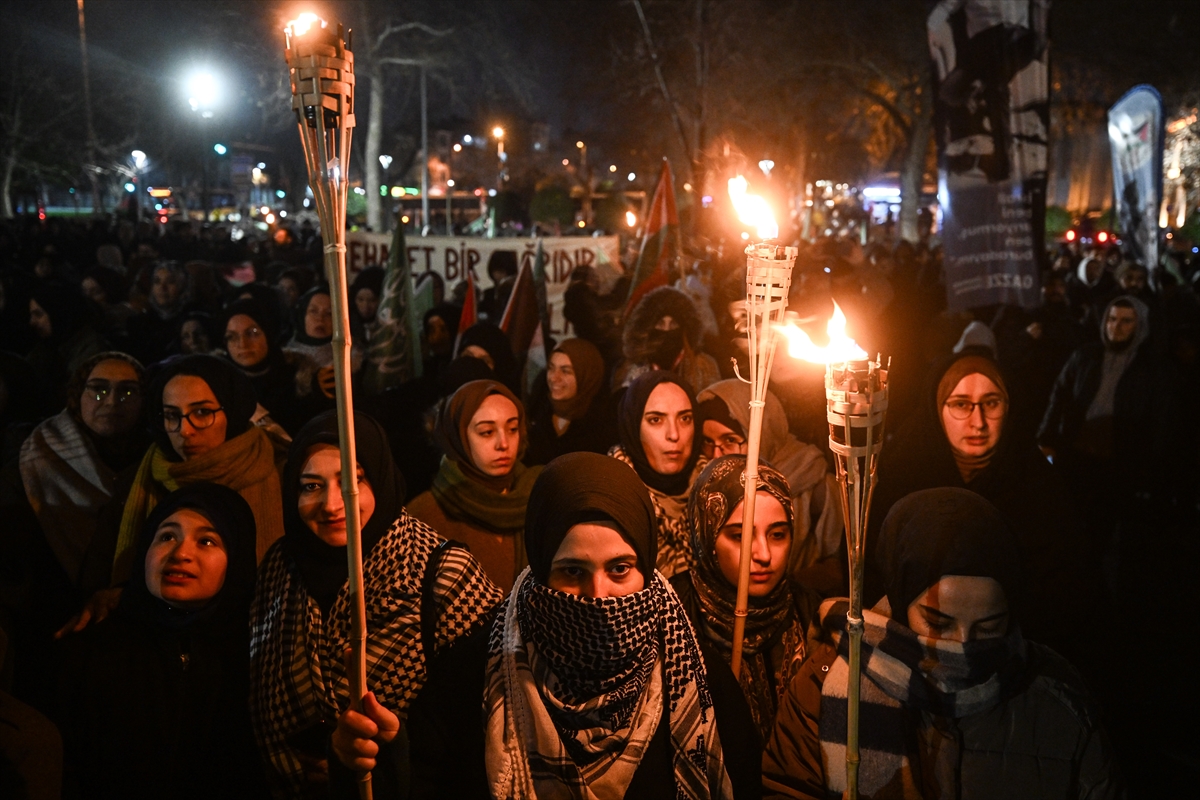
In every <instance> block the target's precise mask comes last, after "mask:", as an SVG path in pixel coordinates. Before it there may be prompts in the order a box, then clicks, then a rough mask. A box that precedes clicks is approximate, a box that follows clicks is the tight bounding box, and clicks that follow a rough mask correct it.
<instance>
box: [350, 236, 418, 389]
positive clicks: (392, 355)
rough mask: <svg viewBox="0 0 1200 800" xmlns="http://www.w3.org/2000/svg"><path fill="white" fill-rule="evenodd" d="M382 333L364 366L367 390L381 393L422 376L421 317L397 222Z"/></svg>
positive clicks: (385, 288)
mask: <svg viewBox="0 0 1200 800" xmlns="http://www.w3.org/2000/svg"><path fill="white" fill-rule="evenodd" d="M376 313H377V315H378V316H377V318H378V320H379V330H378V331H377V332H376V334H375V336H374V339H373V341H372V342H371V346H370V349H368V350H367V357H366V359H365V363H364V365H363V367H364V368H363V387H364V388H365V389H366V391H367V393H368V394H378V393H380V392H382V391H383V390H385V389H388V388H391V387H393V386H398V385H400V384H401V383H404V382H405V381H407V380H410V379H412V378H417V377H420V375H421V315H420V314H419V313H417V309H416V307H415V304H414V298H413V281H412V265H411V264H410V263H409V261H408V247H407V244H406V242H405V240H404V225H403V224H402V223H401V222H400V220H399V219H397V220H396V230H395V232H394V233H393V234H392V245H391V249H390V250H389V252H388V263H387V269H386V270H385V271H384V277H383V296H382V297H380V298H379V311H378V312H376Z"/></svg>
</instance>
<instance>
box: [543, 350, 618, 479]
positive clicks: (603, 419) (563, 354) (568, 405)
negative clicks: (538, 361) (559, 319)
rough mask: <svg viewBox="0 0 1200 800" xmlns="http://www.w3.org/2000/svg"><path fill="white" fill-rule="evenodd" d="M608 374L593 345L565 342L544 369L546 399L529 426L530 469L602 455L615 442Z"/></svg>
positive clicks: (552, 355)
mask: <svg viewBox="0 0 1200 800" xmlns="http://www.w3.org/2000/svg"><path fill="white" fill-rule="evenodd" d="M605 374H606V370H605V367H604V359H603V357H601V355H600V351H599V350H598V349H597V348H596V345H594V344H592V343H591V342H589V341H587V340H585V339H567V340H566V341H564V342H563V343H562V344H560V345H558V346H557V347H556V348H554V352H553V353H551V354H550V363H549V365H547V367H546V386H547V388H548V390H549V392H548V397H547V398H546V399H545V400H544V401H542V402H540V403H538V404H537V405H538V407H539V411H538V413H537V414H536V415H534V416H533V417H532V418H531V419H530V420H529V454H528V455H527V456H526V458H525V460H526V461H527V462H528V463H530V464H548V463H550V462H551V461H553V460H554V459H555V458H557V457H558V456H561V455H564V454H565V453H575V452H588V453H601V454H603V453H606V452H607V451H608V448H609V447H611V446H612V444H613V442H615V441H616V438H617V430H616V427H617V426H616V420H615V419H614V418H613V415H612V413H611V405H610V403H609V402H608V397H607V393H605V392H602V391H601V389H602V388H603V387H604V383H605V381H604V377H605Z"/></svg>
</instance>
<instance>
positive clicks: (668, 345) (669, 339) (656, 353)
mask: <svg viewBox="0 0 1200 800" xmlns="http://www.w3.org/2000/svg"><path fill="white" fill-rule="evenodd" d="M650 346H651V348H653V349H652V350H651V353H650V363H652V364H654V365H655V366H657V367H658V368H659V369H673V368H674V367H675V362H676V360H678V358H679V354H680V353H682V352H683V329H682V328H676V329H675V330H672V331H660V330H658V329H655V330H653V331H651V332H650Z"/></svg>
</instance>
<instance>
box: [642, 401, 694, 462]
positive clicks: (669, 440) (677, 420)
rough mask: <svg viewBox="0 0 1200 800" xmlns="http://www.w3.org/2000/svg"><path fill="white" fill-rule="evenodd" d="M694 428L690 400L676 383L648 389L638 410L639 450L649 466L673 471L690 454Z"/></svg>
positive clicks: (686, 460)
mask: <svg viewBox="0 0 1200 800" xmlns="http://www.w3.org/2000/svg"><path fill="white" fill-rule="evenodd" d="M695 434H696V428H695V423H694V422H693V421H692V401H691V400H689V399H688V396H687V392H685V391H684V390H683V389H682V388H681V387H680V386H679V385H678V384H675V383H660V384H659V385H658V386H655V387H654V391H652V392H650V397H649V398H648V399H647V400H646V409H645V411H643V412H642V428H641V438H642V450H644V451H645V453H646V460H647V461H648V462H649V463H650V469H652V470H654V471H655V472H657V473H658V474H660V475H676V474H678V473H679V472H681V471H682V470H683V468H684V467H685V466H686V465H687V462H688V459H689V458H691V455H692V440H693V439H694V438H695Z"/></svg>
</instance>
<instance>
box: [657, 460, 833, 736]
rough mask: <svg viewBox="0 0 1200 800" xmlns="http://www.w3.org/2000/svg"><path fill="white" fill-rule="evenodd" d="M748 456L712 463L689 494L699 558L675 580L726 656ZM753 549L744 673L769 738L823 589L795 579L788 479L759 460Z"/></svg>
mask: <svg viewBox="0 0 1200 800" xmlns="http://www.w3.org/2000/svg"><path fill="white" fill-rule="evenodd" d="M745 471H746V458H745V456H740V455H733V456H721V457H720V458H718V459H717V460H716V461H713V462H710V463H709V465H708V466H707V467H705V468H704V471H703V472H701V473H700V477H699V478H697V479H696V485H695V486H693V487H692V493H691V496H690V497H689V498H688V516H687V519H688V528H689V529H690V530H691V534H692V551H693V553H695V563H694V566H693V567H692V569H691V570H689V571H688V572H684V573H680V574H678V575H676V576H675V577H674V578H672V579H671V586H672V587H674V589H675V591H676V593H678V595H679V599H680V600H681V601H682V602H683V606H684V608H686V609H687V611H688V616H690V617H691V619H692V624H693V625H694V626H695V628H696V631H697V633H698V634H699V635H700V636H701V637H703V638H705V639H707V640H708V642H709V644H710V645H712V646H713V648H714V649H716V650H717V651H718V652H720V653H721V655H722V657H723V658H724V659H725V660H726V662H728V661H729V660H730V659H731V658H732V655H733V611H734V608H735V605H736V600H737V583H738V565H739V563H740V561H741V547H742V503H743V501H744V500H745V494H746V490H745V485H744V483H743V475H744V473H745ZM758 480H759V488H758V492H757V499H756V504H755V506H754V532H753V540H754V542H753V545H752V547H751V551H750V558H751V566H750V613H749V617H748V618H747V619H746V638H745V646H744V647H743V650H742V653H743V656H742V672H741V675H739V676H738V682H739V683H740V684H741V687H742V692H743V693H744V694H745V695H746V701H747V702H748V703H749V705H750V713H751V714H752V715H753V717H754V722H755V724H756V725H757V726H758V730H759V733H760V734H761V735H762V738H763V740H764V741H766V739H767V737H768V736H770V735H771V728H772V726H773V725H774V722H775V711H776V708H777V707H778V705H779V698H780V697H781V696H782V695H783V692H784V690H785V689H787V685H788V683H789V681H790V680H791V677H792V676H793V675H794V674H795V673H796V671H797V669H799V667H800V663H801V662H802V661H804V656H805V653H806V649H805V631H807V630H808V624H809V622H811V621H812V620H813V619H814V618H815V616H816V610H817V604H818V598H817V596H816V595H815V594H814V593H813V592H811V591H809V590H807V589H805V588H804V587H802V586H800V585H799V584H797V583H795V582H793V581H792V580H791V579H790V572H789V570H788V566H789V564H790V563H791V549H792V548H793V547H794V546H795V542H796V540H795V536H794V533H793V531H794V529H795V520H794V517H793V516H792V502H791V501H792V497H791V491H790V489H789V487H788V482H787V479H786V478H784V477H783V475H781V474H780V473H778V472H776V471H775V470H774V469H772V468H771V467H770V466H769V465H767V464H760V465H759V472H758Z"/></svg>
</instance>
